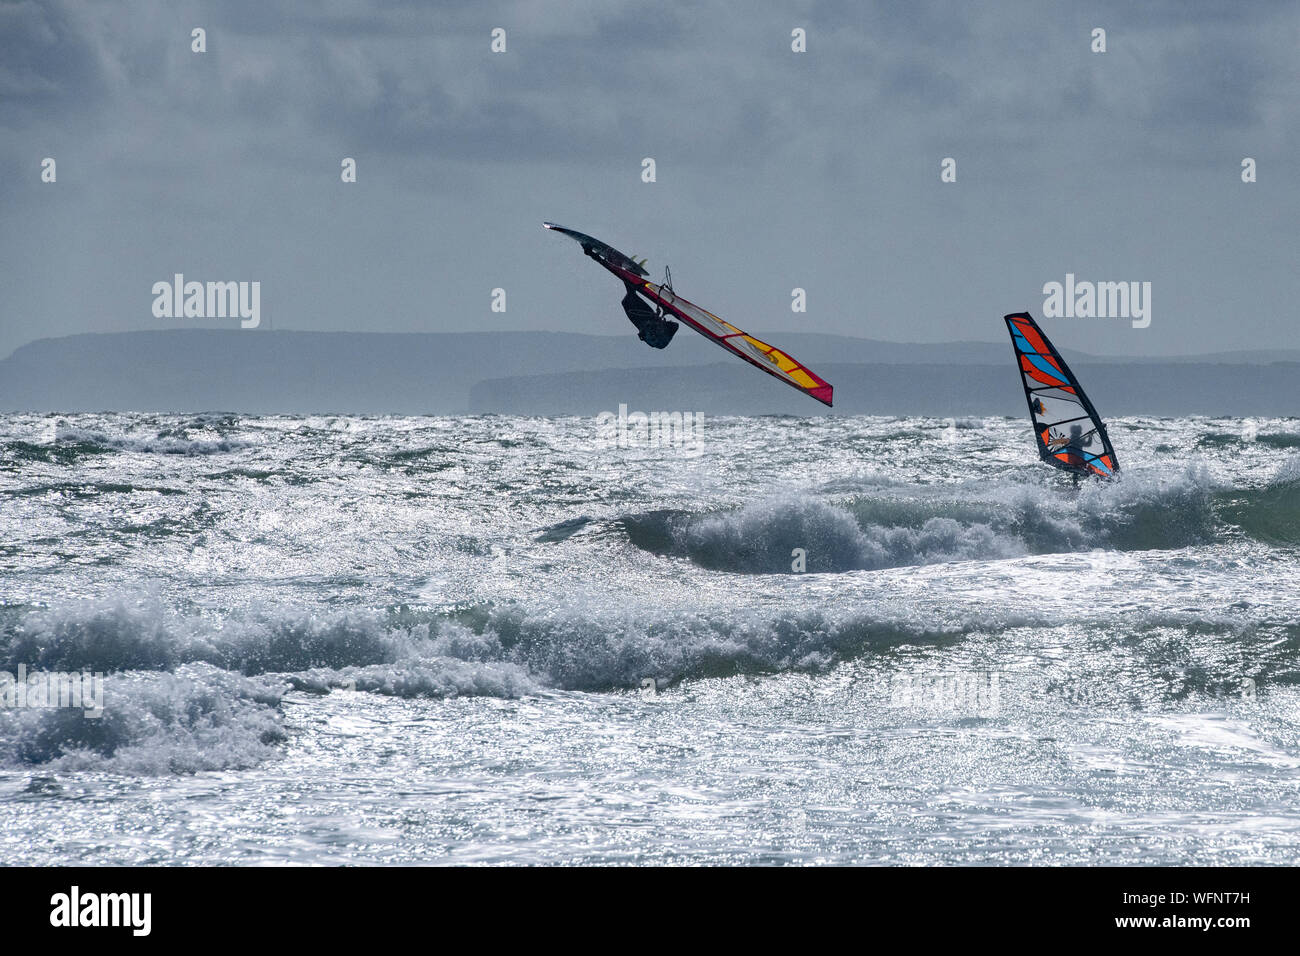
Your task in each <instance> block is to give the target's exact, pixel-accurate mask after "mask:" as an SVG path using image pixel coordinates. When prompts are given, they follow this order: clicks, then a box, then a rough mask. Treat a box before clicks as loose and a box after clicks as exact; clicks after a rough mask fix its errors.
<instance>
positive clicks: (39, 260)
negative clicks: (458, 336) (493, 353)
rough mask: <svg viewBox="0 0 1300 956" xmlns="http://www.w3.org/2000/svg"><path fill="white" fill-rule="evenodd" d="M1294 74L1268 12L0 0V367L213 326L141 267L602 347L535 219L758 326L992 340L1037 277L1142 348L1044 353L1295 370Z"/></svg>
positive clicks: (1297, 200)
mask: <svg viewBox="0 0 1300 956" xmlns="http://www.w3.org/2000/svg"><path fill="white" fill-rule="evenodd" d="M195 27H203V28H205V29H206V31H207V52H206V53H203V54H197V53H193V52H191V30H192V29H193V28H195ZM495 27H501V28H503V29H504V30H505V31H506V52H505V53H500V54H494V53H492V52H491V50H490V43H491V31H492V30H493V28H495ZM796 27H802V28H804V29H806V31H807V52H806V53H795V52H792V50H791V31H792V30H793V29H794V28H796ZM1095 27H1101V28H1104V29H1105V30H1106V44H1107V52H1105V53H1093V52H1092V51H1091V49H1090V47H1091V45H1092V37H1091V32H1092V30H1093V28H1095ZM1297 50H1300V4H1297V3H1295V2H1276V3H1271V2H1258V3H1251V4H1231V3H1223V2H1194V0H1170V2H1163V3H1162V2H1147V3H1141V4H1136V3H1129V2H1116V3H1086V2H1085V3H1062V4H1059V5H1053V4H1048V3H1043V2H1025V3H998V4H995V5H977V4H970V3H965V2H956V3H934V4H927V3H916V2H909V3H902V2H895V3H881V4H866V3H859V2H849V0H846V2H825V3H818V2H806V3H782V4H775V3H774V4H770V5H767V4H764V5H759V4H745V5H743V7H742V6H739V5H737V4H736V3H735V2H734V0H730V2H706V3H692V4H689V5H688V4H679V5H673V6H661V5H658V4H646V3H644V2H642V0H637V2H622V3H620V2H609V0H601V2H564V3H547V2H541V0H523V2H519V3H490V2H476V3H465V4H457V5H451V4H446V5H444V4H428V3H414V2H410V3H404V2H396V0H372V2H353V0H349V2H342V0H337V2H327V3H318V4H317V3H313V4H302V3H288V2H276V0H221V2H216V0H214V2H210V3H198V2H190V3H185V2H179V3H177V2H162V0H158V2H151V0H143V2H130V3H112V2H93V3H91V2H87V3H80V2H77V3H72V2H51V0H22V2H16V3H15V2H10V0H0V217H2V219H3V228H2V229H0V355H5V354H8V353H9V352H10V351H11V350H12V349H13V348H15V347H17V346H19V345H21V344H23V343H25V342H28V341H31V340H33V339H36V338H41V337H45V336H52V335H67V334H71V333H76V332H90V331H95V332H102V331H114V330H127V329H156V328H161V327H175V326H178V325H190V326H199V327H204V328H214V327H229V328H236V327H237V326H238V321H237V320H224V321H222V320H211V319H190V320H180V321H178V320H170V319H169V320H160V319H157V318H155V317H154V316H153V314H152V312H151V305H152V301H153V296H152V294H151V291H150V290H151V287H152V285H153V283H155V282H157V281H160V280H169V279H170V278H171V276H172V274H173V273H176V272H182V273H184V274H185V276H186V277H187V279H197V280H258V281H260V282H261V283H262V292H261V299H262V317H263V325H266V324H268V323H270V322H273V323H274V327H275V328H277V329H278V328H292V329H318V330H338V329H343V330H354V331H361V330H375V331H460V330H484V329H550V330H563V331H574V332H579V331H580V332H600V333H626V334H629V335H631V334H632V332H631V327H630V326H629V325H627V322H626V319H625V318H624V317H623V315H622V312H621V310H620V308H619V305H618V300H619V298H620V297H621V292H622V290H621V289H620V288H619V287H618V286H617V284H616V283H615V281H614V280H613V278H612V277H610V276H608V275H607V274H605V273H602V272H601V271H600V270H599V269H597V268H596V267H595V266H594V264H592V263H590V262H588V261H587V260H585V259H583V257H582V256H581V254H580V251H579V250H578V248H577V247H576V246H575V245H573V244H572V243H570V242H568V241H567V240H562V239H561V238H559V237H558V236H556V235H555V234H551V233H547V232H544V231H543V230H542V228H541V221H542V220H543V219H550V220H553V221H555V222H558V223H561V224H563V225H567V226H571V227H573V228H576V229H580V230H582V231H584V232H589V233H591V234H593V235H596V236H598V237H600V238H601V239H604V240H605V241H607V242H609V243H611V244H612V245H614V246H616V247H618V248H620V249H622V250H623V251H625V252H627V253H631V254H636V255H639V256H640V255H644V256H649V258H650V261H649V264H648V268H649V269H650V270H651V273H652V275H654V276H655V277H658V276H660V275H661V274H662V268H663V265H664V263H665V262H666V263H668V264H669V265H671V266H672V269H673V276H674V279H675V282H676V287H677V290H678V292H679V293H681V294H683V295H685V296H687V297H688V298H690V299H692V300H694V301H696V302H698V303H699V304H701V305H703V306H705V307H706V308H709V309H711V310H712V311H714V312H717V313H718V314H720V315H722V316H723V317H724V318H727V319H729V320H731V321H733V322H735V323H737V324H739V325H741V326H743V327H748V328H751V329H754V330H759V331H762V330H768V331H770V330H781V329H795V328H798V329H804V330H807V331H823V332H831V333H840V334H849V335H858V336H863V337H868V338H880V339H889V340H894V341H923V342H936V341H943V340H949V339H968V340H970V339H974V340H986V341H1002V339H1003V337H1004V336H1005V330H1004V327H1003V324H1002V322H1001V321H1000V317H1001V316H1002V315H1003V313H1006V312H1011V311H1018V310H1022V309H1028V310H1029V311H1031V312H1033V313H1035V314H1036V315H1038V314H1041V312H1042V307H1043V302H1044V295H1043V285H1044V283H1047V282H1052V281H1058V282H1060V281H1064V279H1065V275H1066V273H1074V274H1075V275H1076V277H1077V278H1078V279H1079V280H1093V281H1139V282H1150V283H1151V284H1152V301H1151V319H1152V321H1151V324H1150V326H1149V327H1148V328H1145V329H1135V328H1133V327H1132V325H1131V323H1130V322H1128V321H1126V320H1123V319H1118V320H1116V319H1096V318H1093V319H1057V320H1053V321H1051V322H1050V323H1045V325H1046V326H1047V327H1048V328H1049V329H1050V330H1051V331H1052V333H1053V335H1054V337H1055V338H1056V340H1057V343H1058V344H1059V345H1062V346H1065V347H1073V348H1078V349H1082V350H1085V351H1091V352H1099V353H1106V354H1124V353H1129V354H1143V355H1159V354H1186V353H1191V352H1201V351H1213V350H1221V349H1232V348H1261V347H1268V346H1270V345H1276V346H1278V347H1288V348H1297V347H1300V322H1297V313H1296V302H1297V288H1298V286H1300V279H1298V278H1297V276H1298V274H1300V269H1298V268H1297V267H1298V266H1300V258H1298V254H1300V178H1298V177H1300V122H1297V120H1298V119H1300V117H1298V116H1297V113H1298V112H1300V111H1298V110H1297V104H1298V103H1300V67H1298V64H1300V57H1298V55H1297ZM47 156H48V157H53V158H54V159H55V160H56V162H57V175H58V180H57V182H56V183H54V184H45V183H42V182H41V181H40V173H41V160H42V159H43V158H44V157H47ZM343 157H354V158H355V159H356V160H357V164H358V182H357V183H355V184H345V183H343V182H341V181H340V175H339V174H340V161H341V160H342V159H343ZM645 157H653V158H654V160H655V162H656V167H657V169H656V172H657V182H654V183H649V184H648V183H643V182H642V181H641V171H642V165H641V163H642V159H643V158H645ZM945 157H952V158H954V159H956V161H957V181H956V182H955V183H943V182H941V181H940V163H941V161H942V160H943V159H944V158H945ZM1244 157H1252V158H1254V159H1255V160H1256V161H1257V164H1258V182H1256V183H1253V184H1245V183H1243V182H1242V181H1241V161H1242V159H1243V158H1244ZM495 287H502V288H504V289H505V290H506V295H507V299H506V302H507V311H506V312H505V313H497V312H493V311H491V310H490V305H491V292H492V289H493V288H495ZM795 287H801V288H804V289H806V290H807V302H808V311H807V312H806V313H802V314H795V313H792V312H791V310H790V293H791V289H793V288H795ZM242 334H256V333H254V332H248V333H242Z"/></svg>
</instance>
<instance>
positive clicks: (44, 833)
mask: <svg viewBox="0 0 1300 956" xmlns="http://www.w3.org/2000/svg"><path fill="white" fill-rule="evenodd" d="M1110 430H1111V436H1112V439H1113V440H1114V443H1115V445H1116V448H1117V450H1118V452H1119V457H1120V461H1121V465H1122V466H1123V469H1124V472H1123V475H1122V477H1121V478H1120V480H1118V481H1116V482H1113V483H1110V484H1099V483H1085V484H1083V485H1082V486H1081V487H1079V488H1078V489H1077V490H1076V489H1074V488H1072V487H1071V486H1070V484H1069V482H1068V480H1066V479H1064V478H1063V477H1062V476H1059V475H1057V474H1056V473H1055V472H1053V471H1052V470H1051V469H1049V468H1047V467H1046V466H1044V465H1042V464H1040V463H1038V462H1037V461H1036V460H1035V458H1034V453H1033V450H1032V446H1031V444H1030V437H1029V434H1028V426H1027V424H1026V423H1025V422H1024V421H1021V420H1013V419H1002V418H989V419H971V420H961V421H951V420H947V421H945V420H939V419H920V418H913V419H897V418H834V417H830V418H817V419H798V418H784V417H767V418H717V419H714V418H708V417H707V416H706V418H705V420H704V421H703V423H702V425H701V427H700V429H699V431H698V433H697V434H696V435H695V436H694V437H695V439H696V441H695V442H694V443H692V444H689V445H686V446H682V445H681V444H680V443H678V444H670V445H669V446H667V447H650V446H648V444H647V443H645V442H638V441H630V442H628V443H625V446H623V447H619V446H617V445H615V446H614V447H610V443H609V442H608V441H602V436H601V433H600V432H599V429H598V426H597V423H596V421H595V420H594V419H579V418H558V419H547V418H510V417H497V416H482V417H464V418H453V417H445V418H397V417H394V418H357V417H251V416H236V415H221V414H217V415H204V416H193V415H117V414H102V415H72V416H56V415H51V416H36V415H30V416H21V415H18V416H16V415H9V416H5V417H3V418H0V671H3V672H6V673H8V674H11V675H15V676H16V675H17V674H18V669H19V668H20V667H22V668H24V669H25V671H26V672H28V673H29V674H30V673H42V674H48V673H53V672H59V673H75V674H78V675H81V674H83V673H84V674H100V675H103V676H102V685H101V687H102V695H103V696H102V705H103V710H102V713H101V714H100V715H99V716H93V715H90V714H88V712H87V707H86V706H85V705H84V703H83V706H82V707H73V706H66V707H59V708H50V707H39V706H19V702H18V699H17V697H16V696H15V697H14V698H13V700H12V702H11V705H9V706H5V707H3V708H0V861H3V862H5V863H10V864H51V863H53V864H59V863H78V864H134V863H165V864H213V863H216V864H224V863H236V864H262V863H293V864H322V863H323V864H349V863H354V864H385V863H547V864H549V863H633V862H653V863H795V864H798V863H821V862H829V863H891V864H962V863H1008V864H1016V863H1035V864H1042V863H1061V864H1080V863H1125V864H1231V863H1251V864H1255V863H1264V864H1280V863H1292V862H1294V861H1295V859H1296V858H1297V857H1298V856H1300V740H1298V739H1297V733H1298V732H1300V664H1298V657H1297V652H1298V651H1300V421H1297V420H1255V421H1249V422H1243V421H1239V420H1213V419H1181V420H1175V419H1146V418H1128V419H1118V420H1115V421H1113V422H1112V423H1111V427H1110ZM606 437H607V436H606ZM634 437H635V436H634ZM800 553H802V558H800ZM800 560H801V561H802V564H803V566H804V568H805V570H804V571H802V572H798V571H795V570H793V568H794V566H795V565H796V564H798V563H799V562H800ZM10 686H11V687H12V682H11V684H10ZM15 693H16V692H15ZM31 703H32V700H30V699H29V700H27V701H26V702H25V704H27V705H30V704H31Z"/></svg>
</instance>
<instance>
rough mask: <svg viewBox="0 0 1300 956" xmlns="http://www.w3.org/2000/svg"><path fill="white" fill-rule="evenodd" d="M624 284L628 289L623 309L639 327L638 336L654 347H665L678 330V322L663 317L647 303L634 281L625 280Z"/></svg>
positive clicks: (624, 297)
mask: <svg viewBox="0 0 1300 956" xmlns="http://www.w3.org/2000/svg"><path fill="white" fill-rule="evenodd" d="M623 286H624V288H626V289H627V295H625V296H623V311H624V312H626V313H627V317H628V318H629V319H631V320H632V324H633V325H635V326H636V327H637V336H636V337H637V338H639V339H640V340H641V341H642V342H644V343H645V344H646V345H648V346H650V347H651V348H652V349H662V348H665V347H666V346H667V345H668V343H669V342H671V341H672V340H673V335H674V334H675V333H676V332H677V323H676V322H672V321H669V320H668V319H665V318H663V317H662V316H661V315H659V314H657V313H656V312H655V311H654V309H652V308H650V306H648V305H646V303H645V302H644V301H643V300H642V299H641V297H640V296H639V295H637V294H636V287H635V286H633V285H632V283H630V282H624V283H623Z"/></svg>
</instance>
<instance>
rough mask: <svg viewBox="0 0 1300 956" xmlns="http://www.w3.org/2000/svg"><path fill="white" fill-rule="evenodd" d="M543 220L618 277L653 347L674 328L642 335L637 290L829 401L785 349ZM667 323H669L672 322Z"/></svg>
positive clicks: (639, 265)
mask: <svg viewBox="0 0 1300 956" xmlns="http://www.w3.org/2000/svg"><path fill="white" fill-rule="evenodd" d="M542 225H543V226H544V227H545V228H547V229H553V230H555V231H556V232H559V233H563V234H564V235H566V236H568V237H569V238H570V239H573V240H575V241H577V242H578V243H579V244H581V246H582V251H583V252H585V253H586V254H587V255H588V256H590V257H591V258H592V259H595V260H596V261H597V262H598V263H600V264H601V265H602V266H604V267H605V269H607V270H608V271H610V272H612V273H613V274H614V275H616V276H617V277H618V278H620V279H622V280H623V284H624V286H625V287H626V288H627V289H628V294H627V297H625V299H624V303H623V307H624V309H625V310H626V311H627V312H628V317H629V318H631V319H632V321H633V322H634V323H635V324H637V325H638V326H639V327H641V328H642V335H641V338H642V339H643V340H645V341H647V344H649V345H652V346H653V347H655V348H662V347H663V346H664V345H667V344H668V340H670V339H671V338H672V331H673V330H672V329H666V328H665V329H661V330H658V334H659V336H660V337H659V339H658V340H656V339H655V337H654V336H647V334H646V332H647V331H648V330H649V329H652V328H654V326H653V325H650V324H648V323H649V320H648V319H647V318H645V317H643V316H641V321H638V317H639V316H640V313H639V312H638V310H637V308H636V305H635V299H636V296H638V295H640V296H644V297H645V298H646V299H648V300H649V301H650V302H652V303H653V304H654V305H656V306H658V307H659V308H660V309H661V310H662V311H663V313H664V314H666V315H672V316H674V317H675V318H677V319H679V320H681V321H682V322H685V323H686V324H687V325H689V326H690V327H691V328H693V329H694V330H695V331H696V332H699V333H700V334H701V335H703V336H704V337H705V338H706V339H709V340H710V341H712V342H716V343H717V344H718V345H721V346H722V347H723V348H724V349H726V350H727V351H728V352H730V353H731V354H733V355H736V356H738V357H740V358H742V359H744V360H745V361H746V362H748V363H749V364H750V365H753V366H756V367H757V368H760V369H762V370H763V371H764V372H767V373H768V374H769V375H772V376H774V377H776V378H779V379H780V380H781V381H783V382H785V383H786V384H787V385H790V386H792V387H794V388H797V389H799V391H801V392H803V393H804V394H806V395H810V396H812V397H813V398H815V399H817V401H819V402H821V403H822V404H824V405H830V404H831V400H832V398H833V388H832V386H831V384H830V382H828V381H826V380H825V379H824V378H822V377H821V376H819V375H817V373H815V372H814V371H812V370H811V369H810V368H808V367H807V366H805V365H803V364H802V363H801V362H799V361H797V360H796V359H794V358H793V357H792V356H791V355H789V354H788V353H787V352H783V351H781V350H780V349H778V348H776V347H775V346H773V345H769V344H767V343H766V342H764V341H762V340H761V339H759V338H756V337H755V336H753V335H750V334H749V333H748V332H745V331H744V330H743V329H739V328H737V327H736V326H734V325H732V324H731V323H730V322H725V321H723V320H722V319H720V318H718V317H717V316H716V315H714V314H713V313H712V312H709V311H707V310H705V309H702V308H700V307H699V306H698V305H696V304H695V303H694V302H690V301H688V300H687V299H683V298H682V297H681V296H680V295H678V294H677V293H676V292H674V291H673V290H672V287H671V286H670V285H669V284H668V283H667V282H666V281H665V283H664V284H662V285H659V284H656V283H654V282H651V281H650V280H649V279H648V278H647V273H646V271H645V268H644V260H643V261H642V262H637V261H636V260H635V259H633V258H632V257H631V256H627V255H624V254H623V253H621V252H619V251H618V250H617V249H615V248H613V247H612V246H609V245H606V244H605V243H603V242H601V241H600V240H599V239H595V238H593V237H592V236H589V235H587V234H586V233H582V232H578V231H577V230H576V229H566V228H565V227H563V226H557V225H555V224H554V223H551V222H544V223H542ZM628 297H630V298H631V299H632V300H633V303H632V304H629V302H628V301H627V298H628ZM666 324H667V325H671V323H666ZM674 329H675V327H674ZM660 343H662V344H660Z"/></svg>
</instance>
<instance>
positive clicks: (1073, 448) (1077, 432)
mask: <svg viewBox="0 0 1300 956" xmlns="http://www.w3.org/2000/svg"><path fill="white" fill-rule="evenodd" d="M1004 319H1005V320H1006V323H1007V330H1008V331H1009V332H1010V333H1011V345H1012V347H1013V348H1014V349H1015V352H1016V361H1017V363H1018V364H1019V366H1020V378H1021V384H1022V385H1024V388H1025V401H1026V402H1027V403H1028V404H1029V417H1030V420H1031V421H1032V422H1033V427H1034V439H1035V441H1036V442H1037V445H1038V455H1039V457H1040V458H1042V459H1043V461H1045V462H1047V463H1048V464H1049V465H1054V466H1055V467H1057V468H1060V469H1063V470H1064V471H1069V472H1073V473H1074V474H1076V475H1078V474H1084V475H1095V476H1097V477H1100V478H1111V477H1113V476H1114V475H1116V474H1118V473H1119V460H1118V459H1117V458H1116V456H1115V449H1114V447H1113V446H1112V445H1111V443H1110V436H1109V435H1107V434H1106V423H1105V422H1103V421H1102V420H1101V416H1100V415H1098V414H1097V409H1095V408H1094V407H1093V405H1092V402H1090V401H1089V400H1088V396H1087V395H1086V394H1084V391H1083V387H1082V386H1081V385H1080V384H1079V380H1078V378H1076V377H1075V375H1074V373H1073V372H1071V371H1070V366H1069V365H1067V364H1066V362H1065V359H1063V358H1061V353H1060V352H1058V351H1057V350H1056V348H1055V346H1053V345H1052V343H1051V342H1050V341H1048V339H1047V336H1046V335H1044V334H1043V330H1042V329H1040V328H1039V327H1038V323H1037V322H1035V321H1034V319H1033V317H1032V316H1031V315H1030V314H1029V313H1028V312H1014V313H1012V314H1011V315H1008V316H1004Z"/></svg>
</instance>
